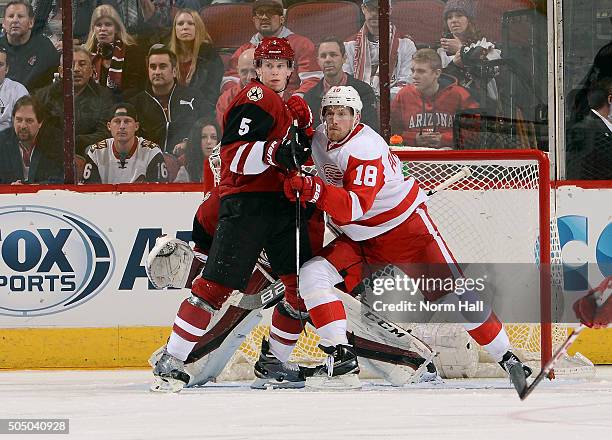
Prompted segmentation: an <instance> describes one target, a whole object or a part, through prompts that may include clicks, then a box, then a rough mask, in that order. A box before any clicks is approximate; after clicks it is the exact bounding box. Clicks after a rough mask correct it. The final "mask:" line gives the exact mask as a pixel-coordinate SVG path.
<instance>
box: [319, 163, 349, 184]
mask: <svg viewBox="0 0 612 440" xmlns="http://www.w3.org/2000/svg"><path fill="white" fill-rule="evenodd" d="M323 174H325V180H326V181H327V183H331V184H332V185H336V186H340V185H342V177H344V175H343V173H342V171H341V170H340V168H338V167H337V166H336V165H334V164H332V163H326V164H325V165H323Z"/></svg>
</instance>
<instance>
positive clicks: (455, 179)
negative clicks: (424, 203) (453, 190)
mask: <svg viewBox="0 0 612 440" xmlns="http://www.w3.org/2000/svg"><path fill="white" fill-rule="evenodd" d="M471 175H472V171H470V168H469V167H463V168H461V170H460V171H458V172H457V173H455V174H453V175H452V176H450V177H449V178H448V179H446V180H445V181H444V182H442V183H440V184H439V185H438V186H436V187H435V188H433V189H430V190H429V191H427V195H428V196H431V195H433V194H435V193H437V192H438V191H442V190H443V189H446V188H448V187H449V186H451V185H452V184H453V183H456V182H458V181H460V180H461V179H465V178H466V177H470V176H471Z"/></svg>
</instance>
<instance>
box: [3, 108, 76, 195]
mask: <svg viewBox="0 0 612 440" xmlns="http://www.w3.org/2000/svg"><path fill="white" fill-rule="evenodd" d="M44 119H45V117H44V110H43V107H42V105H41V104H40V103H39V102H38V101H37V100H36V99H35V98H32V97H31V96H22V97H21V98H19V99H18V100H17V102H15V106H14V107H13V126H12V127H9V128H7V129H6V130H3V131H2V132H0V157H2V160H1V161H0V183H2V184H8V183H10V184H13V185H18V184H26V183H63V181H64V170H63V160H62V153H63V150H62V133H61V132H60V131H59V130H57V129H55V128H54V127H53V126H51V125H50V124H43V122H44Z"/></svg>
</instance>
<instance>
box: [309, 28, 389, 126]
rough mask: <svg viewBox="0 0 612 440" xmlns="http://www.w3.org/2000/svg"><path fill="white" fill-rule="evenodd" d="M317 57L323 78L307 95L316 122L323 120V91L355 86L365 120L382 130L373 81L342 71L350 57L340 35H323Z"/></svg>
mask: <svg viewBox="0 0 612 440" xmlns="http://www.w3.org/2000/svg"><path fill="white" fill-rule="evenodd" d="M317 60H318V62H319V67H320V68H321V70H322V71H323V79H322V80H321V81H319V82H318V84H317V85H316V86H314V87H313V88H312V89H310V90H309V91H308V92H306V94H305V95H304V99H305V100H306V102H307V103H308V106H309V107H310V110H312V115H313V118H314V121H315V125H318V124H319V122H320V116H321V115H320V113H321V100H322V99H323V95H325V94H326V93H327V91H328V90H329V89H330V88H331V87H333V86H353V87H354V88H355V90H357V93H359V96H360V97H361V102H362V103H363V109H362V110H361V122H363V123H364V124H367V125H369V126H370V127H372V128H373V129H374V130H377V131H378V122H379V121H378V111H377V108H376V95H374V90H372V87H370V85H369V84H367V83H365V82H363V81H360V80H358V79H355V78H354V77H353V76H352V75H350V74H348V73H346V72H344V71H342V65H343V64H344V62H345V61H346V52H345V49H344V43H343V42H342V40H340V39H338V38H337V37H326V38H323V39H322V40H321V42H320V43H319V47H318V48H317Z"/></svg>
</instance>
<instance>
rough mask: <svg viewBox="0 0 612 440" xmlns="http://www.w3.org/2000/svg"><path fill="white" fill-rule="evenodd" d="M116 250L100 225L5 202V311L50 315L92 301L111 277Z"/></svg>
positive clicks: (1, 263) (0, 266) (1, 283)
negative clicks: (7, 204) (9, 204)
mask: <svg viewBox="0 0 612 440" xmlns="http://www.w3.org/2000/svg"><path fill="white" fill-rule="evenodd" d="M114 261H115V254H114V251H113V248H112V246H111V243H110V241H109V240H108V239H107V238H106V236H105V235H104V234H103V233H102V231H100V230H99V229H98V228H97V227H96V226H95V225H93V224H92V223H90V222H88V221H87V220H85V219H83V218H81V217H79V216H78V215H75V214H73V213H70V212H67V211H63V210H60V209H55V208H49V207H43V206H29V205H28V206H26V205H20V206H9V207H3V208H0V314H2V315H9V316H40V315H50V314H52V313H59V312H62V311H64V310H68V309H71V308H74V307H77V306H79V305H81V304H83V303H84V302H86V301H89V300H90V299H91V298H93V297H94V296H95V295H96V294H98V293H99V292H100V291H101V290H102V288H104V286H105V285H106V284H107V283H108V281H109V279H110V276H111V275H112V273H113V270H114V264H115V263H114Z"/></svg>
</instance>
